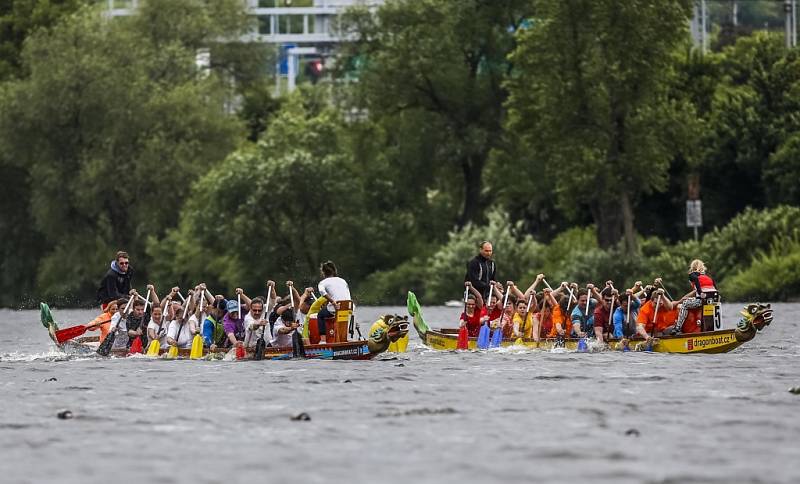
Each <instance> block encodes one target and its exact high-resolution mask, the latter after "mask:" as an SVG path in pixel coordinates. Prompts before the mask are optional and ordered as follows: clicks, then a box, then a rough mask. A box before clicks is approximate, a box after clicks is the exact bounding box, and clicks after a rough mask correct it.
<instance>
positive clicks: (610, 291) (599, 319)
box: [594, 281, 619, 343]
mask: <svg viewBox="0 0 800 484" xmlns="http://www.w3.org/2000/svg"><path fill="white" fill-rule="evenodd" d="M618 300H619V291H617V290H616V289H614V283H613V282H612V281H606V287H604V288H603V290H602V291H600V302H601V303H600V304H598V305H597V307H595V309H594V337H595V339H596V340H597V341H598V342H599V343H603V342H604V341H605V340H606V339H607V338H609V337H610V336H611V335H612V334H613V333H614V328H613V324H612V322H611V315H612V311H613V308H614V306H615V304H616V303H617V301H618Z"/></svg>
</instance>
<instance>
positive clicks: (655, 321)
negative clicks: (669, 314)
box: [645, 289, 661, 351]
mask: <svg viewBox="0 0 800 484" xmlns="http://www.w3.org/2000/svg"><path fill="white" fill-rule="evenodd" d="M655 291H656V310H655V312H653V331H652V333H650V342H649V344H648V345H647V351H653V338H655V336H656V325H658V306H659V305H660V304H661V296H660V295H659V294H658V289H656V290H655ZM645 329H647V328H645Z"/></svg>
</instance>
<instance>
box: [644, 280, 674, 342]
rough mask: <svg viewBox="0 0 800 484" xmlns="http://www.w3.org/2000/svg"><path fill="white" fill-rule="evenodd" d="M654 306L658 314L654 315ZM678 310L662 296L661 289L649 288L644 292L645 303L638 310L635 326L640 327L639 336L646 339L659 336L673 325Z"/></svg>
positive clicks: (662, 291)
mask: <svg viewBox="0 0 800 484" xmlns="http://www.w3.org/2000/svg"><path fill="white" fill-rule="evenodd" d="M657 281H658V280H657ZM656 305H657V307H658V314H656ZM677 317H678V310H677V308H676V307H675V305H674V304H673V303H672V301H670V300H669V298H667V296H665V295H664V290H663V289H656V288H655V287H649V290H648V291H646V299H645V303H644V304H642V307H641V309H639V315H638V316H637V318H636V324H637V325H638V326H639V327H640V329H639V334H642V336H643V337H644V338H645V339H646V338H647V337H648V333H649V335H650V336H659V335H660V334H661V333H663V332H664V330H666V329H667V328H668V327H670V326H672V325H674V324H675V320H676V319H677Z"/></svg>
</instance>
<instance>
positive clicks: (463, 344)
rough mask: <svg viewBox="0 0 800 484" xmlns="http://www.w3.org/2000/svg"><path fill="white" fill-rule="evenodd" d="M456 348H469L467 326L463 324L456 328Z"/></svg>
mask: <svg viewBox="0 0 800 484" xmlns="http://www.w3.org/2000/svg"><path fill="white" fill-rule="evenodd" d="M456 349H458V350H466V349H469V334H467V326H466V325H464V326H462V327H461V329H459V330H458V343H457V344H456Z"/></svg>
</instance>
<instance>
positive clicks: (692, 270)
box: [671, 259, 719, 334]
mask: <svg viewBox="0 0 800 484" xmlns="http://www.w3.org/2000/svg"><path fill="white" fill-rule="evenodd" d="M689 282H690V283H691V285H692V290H691V291H689V292H688V293H687V294H686V295H685V296H683V297H682V298H681V300H680V303H679V304H678V320H677V321H676V322H675V327H674V328H673V329H672V331H671V333H672V334H678V333H680V332H681V331H682V329H683V323H684V322H685V321H686V316H688V314H689V310H690V309H695V308H699V307H700V306H702V305H703V299H705V298H706V297H709V296H714V297H716V296H718V295H719V292H718V289H717V283H716V282H714V279H712V278H711V277H709V276H708V274H706V265H705V264H704V263H703V261H701V260H700V259H695V260H693V261H692V263H691V264H689Z"/></svg>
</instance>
